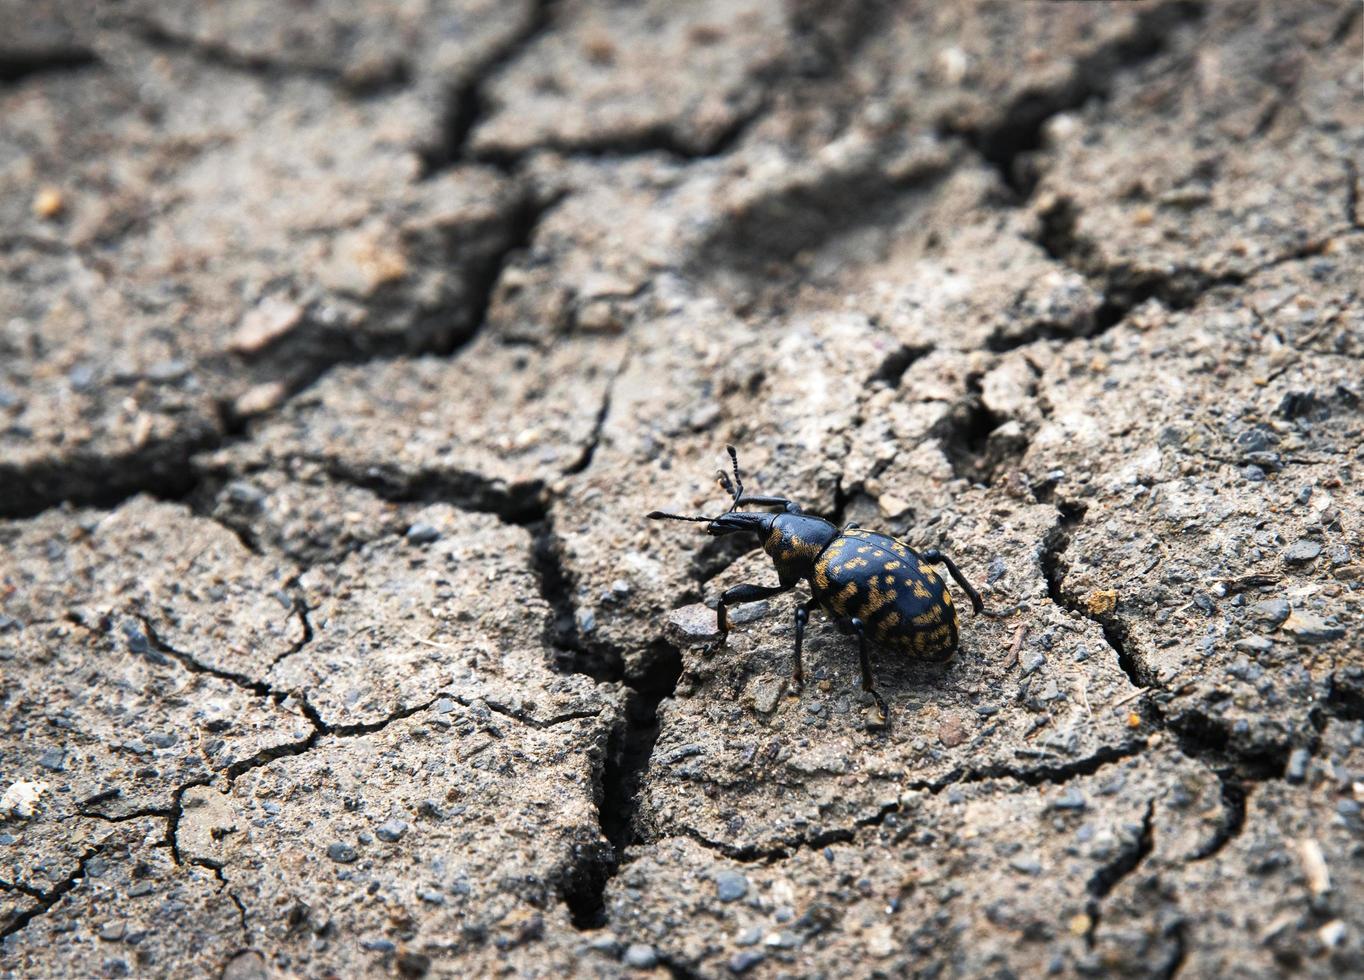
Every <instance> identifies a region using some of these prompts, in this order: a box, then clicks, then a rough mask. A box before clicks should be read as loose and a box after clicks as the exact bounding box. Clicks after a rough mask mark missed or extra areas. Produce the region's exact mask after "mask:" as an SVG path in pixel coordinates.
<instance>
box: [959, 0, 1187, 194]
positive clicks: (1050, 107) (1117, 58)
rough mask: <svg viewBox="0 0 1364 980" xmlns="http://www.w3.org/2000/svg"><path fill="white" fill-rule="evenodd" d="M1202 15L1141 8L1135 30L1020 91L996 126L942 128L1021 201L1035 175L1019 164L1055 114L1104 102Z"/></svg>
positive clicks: (1177, 5) (1169, 7)
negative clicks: (1120, 81)
mask: <svg viewBox="0 0 1364 980" xmlns="http://www.w3.org/2000/svg"><path fill="white" fill-rule="evenodd" d="M1202 16H1203V4H1202V3H1193V2H1188V0H1176V2H1171V3H1162V4H1159V5H1154V6H1149V7H1144V8H1142V9H1141V10H1140V11H1139V12H1138V14H1137V17H1136V23H1135V24H1134V26H1133V29H1132V30H1131V31H1130V32H1129V33H1127V34H1124V35H1122V36H1120V37H1116V38H1114V39H1112V40H1111V41H1109V42H1107V43H1106V44H1104V45H1102V46H1100V47H1098V48H1096V49H1095V50H1094V51H1092V52H1090V53H1089V54H1087V55H1085V56H1083V57H1081V58H1079V59H1078V60H1077V61H1076V62H1075V64H1074V66H1073V67H1072V68H1071V70H1070V71H1069V72H1068V73H1067V75H1066V76H1065V77H1064V78H1062V79H1061V80H1060V81H1058V82H1056V83H1054V84H1052V85H1051V86H1049V87H1046V88H1041V89H1036V88H1033V89H1024V90H1023V91H1022V92H1021V93H1019V94H1018V95H1017V96H1016V97H1015V98H1014V99H1013V101H1012V102H1011V103H1009V105H1008V106H1007V107H1006V108H1004V110H1003V111H1001V112H1000V114H999V117H998V118H999V122H997V123H996V124H995V125H993V126H990V127H987V128H984V129H966V128H962V129H958V128H954V127H953V126H951V125H950V124H946V125H945V126H944V128H945V130H946V131H947V132H949V133H952V134H954V135H960V136H963V137H964V138H965V139H966V140H967V142H969V143H970V144H971V145H972V146H973V147H974V148H975V149H976V150H977V151H978V152H979V153H980V155H981V156H983V157H984V158H985V159H986V160H988V161H989V162H990V164H991V165H993V166H994V167H995V169H996V170H997V171H998V172H999V174H1000V176H1001V177H1002V178H1003V180H1004V183H1005V184H1006V185H1007V186H1008V187H1010V188H1011V189H1012V190H1013V191H1014V192H1015V193H1016V194H1017V195H1018V196H1019V197H1020V198H1023V199H1026V198H1028V197H1029V196H1030V195H1031V194H1032V192H1033V190H1034V188H1035V187H1036V185H1037V179H1038V178H1037V174H1035V173H1033V172H1027V171H1025V169H1024V168H1023V167H1022V166H1021V163H1022V160H1023V159H1024V157H1025V156H1026V155H1027V154H1029V153H1031V152H1033V151H1035V150H1038V149H1040V148H1041V146H1042V133H1043V130H1044V128H1045V127H1046V124H1047V122H1048V121H1049V120H1050V119H1051V118H1052V117H1053V116H1055V115H1057V114H1058V113H1061V112H1065V111H1067V110H1070V109H1078V108H1079V107H1081V106H1082V105H1084V104H1085V103H1086V102H1088V101H1089V100H1090V99H1094V98H1098V99H1107V98H1108V96H1109V94H1110V93H1111V92H1112V89H1113V84H1114V81H1115V79H1116V78H1117V77H1118V75H1119V74H1120V73H1122V72H1124V71H1126V70H1129V69H1131V68H1133V67H1135V66H1137V65H1140V64H1142V63H1144V62H1146V61H1149V60H1151V59H1152V58H1154V57H1155V56H1156V55H1158V54H1160V53H1161V52H1162V51H1164V50H1165V46H1166V41H1167V39H1168V37H1169V35H1170V34H1171V33H1173V32H1174V31H1175V30H1177V29H1179V28H1180V27H1181V26H1183V25H1184V24H1187V23H1189V22H1191V21H1194V20H1197V19H1199V18H1201V17H1202Z"/></svg>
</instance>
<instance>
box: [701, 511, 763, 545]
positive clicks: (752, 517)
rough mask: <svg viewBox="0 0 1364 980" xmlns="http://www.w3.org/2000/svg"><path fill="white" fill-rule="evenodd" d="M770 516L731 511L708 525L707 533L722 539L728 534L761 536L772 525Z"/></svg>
mask: <svg viewBox="0 0 1364 980" xmlns="http://www.w3.org/2000/svg"><path fill="white" fill-rule="evenodd" d="M771 522H772V516H771V515H770V514H749V513H744V512H742V511H731V512H730V513H728V514H721V515H720V516H719V517H717V518H715V520H713V521H711V522H710V523H709V524H707V525H706V533H707V534H709V535H711V536H713V537H717V538H718V537H721V536H723V535H726V534H737V533H738V532H740V531H749V532H751V533H754V534H760V533H762V531H763V530H764V529H765V528H766V526H767V525H769V524H771Z"/></svg>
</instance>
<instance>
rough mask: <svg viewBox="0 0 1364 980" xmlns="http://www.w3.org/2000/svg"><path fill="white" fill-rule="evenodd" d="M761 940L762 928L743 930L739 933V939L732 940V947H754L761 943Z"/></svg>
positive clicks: (755, 927)
mask: <svg viewBox="0 0 1364 980" xmlns="http://www.w3.org/2000/svg"><path fill="white" fill-rule="evenodd" d="M762 938H763V930H762V926H754V927H753V928H751V929H745V930H744V931H743V932H741V933H739V938H738V939H736V940H734V945H736V946H756V945H757V944H758V943H759V942H761V941H762Z"/></svg>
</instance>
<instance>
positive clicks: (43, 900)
mask: <svg viewBox="0 0 1364 980" xmlns="http://www.w3.org/2000/svg"><path fill="white" fill-rule="evenodd" d="M103 849H104V845H103V844H97V845H95V846H94V847H92V848H90V849H89V850H87V851H86V852H85V853H84V854H82V855H81V857H80V860H79V861H78V862H77V864H76V870H75V871H74V872H72V874H71V875H69V876H68V877H67V878H65V879H63V880H62V881H59V882H58V883H57V884H56V885H54V886H53V887H52V888H51V889H49V890H48V891H45V892H40V893H38V894H33V892H32V891H30V890H28V889H23V888H16V890H18V891H22V892H24V894H26V895H29V896H30V897H31V898H34V899H35V900H36V901H37V903H38V904H37V905H35V906H34V907H33V908H31V909H26V910H24V911H23V912H20V913H19V914H18V915H16V916H15V917H14V921H13V922H11V923H10V924H9V925H7V926H5V928H4V929H0V941H3V940H5V939H7V938H8V937H10V936H13V935H14V934H15V933H17V932H20V931H21V930H22V929H24V928H25V927H27V926H28V924H29V923H30V922H32V921H33V920H34V919H36V918H38V916H40V915H45V914H46V913H47V912H48V911H49V910H50V909H51V908H52V907H53V906H54V905H56V904H57V903H58V902H59V901H61V899H62V896H63V895H65V894H66V893H67V892H69V891H71V889H73V888H75V887H76V886H77V885H78V884H80V882H81V880H82V879H84V878H85V866H86V865H87V864H88V863H89V862H90V859H91V858H93V857H94V856H95V855H96V854H98V853H100V851H102V850H103Z"/></svg>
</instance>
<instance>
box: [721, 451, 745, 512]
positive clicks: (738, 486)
mask: <svg viewBox="0 0 1364 980" xmlns="http://www.w3.org/2000/svg"><path fill="white" fill-rule="evenodd" d="M725 451H726V452H728V453H729V461H730V463H732V464H733V466H734V486H733V487H731V486H730V485H729V478H728V477H726V476H725V474H724V472H723V471H721V473H720V480H721V483H723V484H724V488H725V489H726V490H727V491H730V492H732V493H733V494H734V503H732V504H730V507H729V509H730V510H733V509H734V508H735V507H738V506H739V498H740V497H742V496H743V495H744V481H743V479H742V478H741V477H740V476H739V454H738V453H737V452H735V451H734V447H733V446H726V447H725Z"/></svg>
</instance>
